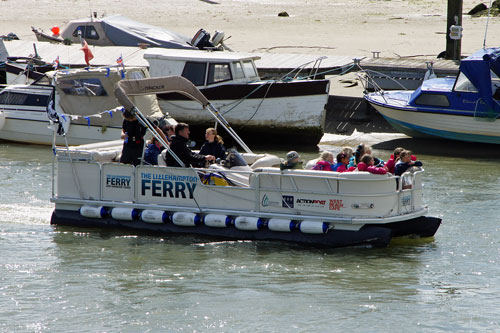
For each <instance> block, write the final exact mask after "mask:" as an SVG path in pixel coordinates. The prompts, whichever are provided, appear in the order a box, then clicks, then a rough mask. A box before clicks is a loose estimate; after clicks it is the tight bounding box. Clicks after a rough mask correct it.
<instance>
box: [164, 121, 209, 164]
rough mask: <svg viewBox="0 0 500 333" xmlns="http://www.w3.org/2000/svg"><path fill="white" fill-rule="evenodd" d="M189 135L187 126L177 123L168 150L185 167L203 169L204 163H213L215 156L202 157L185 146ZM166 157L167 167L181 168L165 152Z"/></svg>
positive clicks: (168, 153) (170, 155)
mask: <svg viewBox="0 0 500 333" xmlns="http://www.w3.org/2000/svg"><path fill="white" fill-rule="evenodd" d="M189 133H190V132H189V125H188V124H185V123H178V124H177V125H176V126H175V135H172V142H171V143H170V149H169V150H172V152H173V153H174V154H175V155H177V157H179V159H180V160H181V161H182V162H183V163H184V164H185V166H186V167H189V166H193V167H203V166H204V165H205V162H206V161H215V156H213V155H202V154H197V153H194V152H193V151H191V149H190V148H189V147H188V146H187V143H188V140H189ZM166 156H167V157H166V162H167V166H172V167H180V166H181V165H180V164H179V163H177V161H176V160H175V158H174V157H173V156H172V154H170V152H169V151H167V153H166Z"/></svg>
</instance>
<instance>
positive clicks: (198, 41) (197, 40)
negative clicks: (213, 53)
mask: <svg viewBox="0 0 500 333" xmlns="http://www.w3.org/2000/svg"><path fill="white" fill-rule="evenodd" d="M191 45H193V46H194V47H197V48H199V49H200V50H203V49H204V48H208V47H214V44H212V43H211V42H210V34H209V33H208V32H206V31H205V30H204V29H200V30H198V32H197V33H196V34H195V35H194V37H193V39H191Z"/></svg>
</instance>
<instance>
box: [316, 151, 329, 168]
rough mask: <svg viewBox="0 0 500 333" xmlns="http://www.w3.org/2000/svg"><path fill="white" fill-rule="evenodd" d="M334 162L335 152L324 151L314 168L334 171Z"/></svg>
mask: <svg viewBox="0 0 500 333" xmlns="http://www.w3.org/2000/svg"><path fill="white" fill-rule="evenodd" d="M332 164H333V154H332V153H330V152H329V151H324V152H322V153H321V155H320V156H319V160H318V162H316V165H315V166H313V168H312V169H313V170H322V171H332Z"/></svg>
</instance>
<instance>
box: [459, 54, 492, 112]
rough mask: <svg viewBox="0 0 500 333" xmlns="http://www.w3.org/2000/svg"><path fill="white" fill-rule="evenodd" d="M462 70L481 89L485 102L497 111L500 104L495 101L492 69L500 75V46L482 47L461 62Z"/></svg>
mask: <svg viewBox="0 0 500 333" xmlns="http://www.w3.org/2000/svg"><path fill="white" fill-rule="evenodd" d="M460 71H461V72H462V73H464V74H465V75H466V76H467V77H468V78H469V80H470V81H471V83H472V84H473V85H474V86H475V87H476V88H477V89H478V90H479V94H480V96H481V98H482V99H483V100H484V102H485V103H486V104H487V105H488V106H489V107H490V108H491V109H492V110H495V111H496V112H497V113H498V112H500V106H499V105H498V104H497V103H495V102H494V101H493V94H494V91H492V82H491V71H493V72H494V73H495V74H496V75H497V76H499V77H500V48H489V49H481V50H479V51H477V52H475V53H474V54H472V55H471V56H469V57H467V58H465V59H463V60H462V62H461V63H460Z"/></svg>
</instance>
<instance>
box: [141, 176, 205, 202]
mask: <svg viewBox="0 0 500 333" xmlns="http://www.w3.org/2000/svg"><path fill="white" fill-rule="evenodd" d="M197 182H198V177H191V176H177V175H169V174H154V173H153V174H151V173H141V195H151V196H153V197H164V198H183V199H187V198H188V199H193V197H194V191H195V189H196V184H197Z"/></svg>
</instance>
